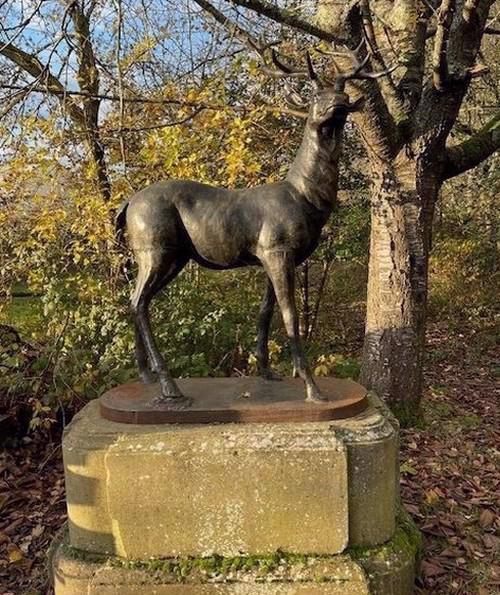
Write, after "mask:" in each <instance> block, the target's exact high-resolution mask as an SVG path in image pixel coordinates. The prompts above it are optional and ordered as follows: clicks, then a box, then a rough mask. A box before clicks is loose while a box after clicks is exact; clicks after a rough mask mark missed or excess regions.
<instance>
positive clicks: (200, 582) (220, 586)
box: [52, 544, 369, 595]
mask: <svg viewBox="0 0 500 595" xmlns="http://www.w3.org/2000/svg"><path fill="white" fill-rule="evenodd" d="M52 567H53V576H54V582H55V593H56V595H83V594H85V595H177V594H178V593H179V594H193V595H195V594H196V595H198V594H200V595H202V594H203V595H205V594H206V595H211V594H233V595H261V594H262V595H264V594H275V595H302V594H303V595H306V594H311V595H316V594H317V595H323V594H327V593H328V594H331V595H368V594H369V588H368V581H367V578H366V575H365V573H364V571H363V569H362V567H361V566H360V565H359V564H357V563H356V562H354V561H353V560H351V558H349V557H348V556H343V555H338V556H332V557H319V558H318V557H309V558H307V557H305V556H291V557H290V556H286V555H283V557H280V555H275V556H272V557H267V558H236V559H224V558H216V559H213V558H212V559H198V560H194V559H184V560H183V559H176V560H172V561H169V560H153V561H148V562H144V563H140V562H133V563H132V562H129V563H127V562H124V561H121V560H117V559H112V558H108V559H106V558H101V559H96V557H92V556H89V555H88V554H87V555H86V556H85V555H84V554H82V553H81V552H78V551H75V550H74V549H72V548H69V547H68V546H67V545H64V544H57V545H56V546H55V555H54V558H53V560H52Z"/></svg>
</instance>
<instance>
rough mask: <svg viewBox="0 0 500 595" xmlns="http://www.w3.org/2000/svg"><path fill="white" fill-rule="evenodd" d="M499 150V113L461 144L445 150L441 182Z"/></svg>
mask: <svg viewBox="0 0 500 595" xmlns="http://www.w3.org/2000/svg"><path fill="white" fill-rule="evenodd" d="M498 149H500V111H499V112H497V113H496V114H495V115H494V116H493V118H492V119H491V120H490V121H489V122H488V123H487V124H485V126H483V128H481V130H479V132H477V133H476V134H474V135H473V136H471V137H470V138H468V139H467V140H465V141H464V142H463V143H460V144H458V145H454V146H452V147H449V148H448V149H447V150H446V161H445V167H444V172H443V180H448V179H449V178H453V177H455V176H458V175H459V174H462V173H464V172H466V171H468V170H470V169H472V168H473V167H476V165H479V164H480V163H481V162H482V161H484V160H485V159H487V158H488V157H489V156H490V155H493V153H495V152H496V151H498Z"/></svg>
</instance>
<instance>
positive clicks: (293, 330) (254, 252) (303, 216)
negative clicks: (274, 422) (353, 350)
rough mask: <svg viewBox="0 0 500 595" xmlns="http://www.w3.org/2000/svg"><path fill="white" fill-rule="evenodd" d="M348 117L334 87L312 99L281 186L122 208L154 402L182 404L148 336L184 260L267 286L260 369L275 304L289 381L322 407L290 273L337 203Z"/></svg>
mask: <svg viewBox="0 0 500 595" xmlns="http://www.w3.org/2000/svg"><path fill="white" fill-rule="evenodd" d="M353 109H355V107H354V106H353V105H351V104H350V103H349V99H348V97H347V96H346V95H345V94H344V93H343V92H342V91H339V89H338V87H337V86H336V87H328V88H327V89H323V90H321V91H319V92H318V93H317V94H316V96H315V98H314V100H313V102H312V104H311V108H310V111H309V116H308V119H307V122H306V126H305V132H304V137H303V140H302V144H301V146H300V149H299V151H298V153H297V156H296V158H295V160H294V162H293V164H292V166H291V168H290V171H289V173H288V175H287V177H286V179H285V180H284V181H282V182H278V183H274V184H267V185H264V186H257V187H254V188H248V189H244V190H229V189H223V188H215V187H212V186H208V185H205V184H200V183H197V182H192V181H168V182H160V183H157V184H153V185H152V186H149V187H148V188H146V189H144V190H142V191H140V192H138V193H137V194H136V195H135V196H133V197H132V198H131V199H130V200H129V201H128V202H127V203H125V205H124V206H123V207H122V209H121V210H120V212H119V214H118V218H117V227H118V228H119V229H121V228H123V227H124V225H125V220H126V227H127V231H128V237H129V243H130V246H131V248H132V250H133V252H134V255H135V258H136V261H137V263H138V265H139V272H138V277H137V283H136V287H135V291H134V294H133V296H132V310H133V313H134V317H135V326H136V358H137V362H138V366H139V372H140V376H141V378H142V380H143V381H150V380H151V373H150V370H152V371H153V372H155V373H157V374H158V376H159V380H160V385H161V391H162V395H161V397H160V400H161V399H163V400H168V399H172V400H174V399H178V398H180V397H182V395H181V393H180V390H179V388H178V386H177V384H176V383H175V381H174V380H173V379H172V378H171V376H170V375H169V373H168V369H167V366H166V363H165V361H164V359H163V357H162V356H161V354H160V353H159V351H158V348H157V346H156V345H155V341H154V338H153V335H152V332H151V328H150V323H149V315H148V306H149V303H150V301H151V298H152V297H153V296H154V294H155V293H157V292H158V291H159V290H160V289H162V288H163V287H164V286H165V285H167V284H168V283H169V282H170V281H172V280H173V279H174V278H175V277H176V276H177V274H178V273H179V272H180V271H181V270H182V268H183V267H184V266H185V264H186V263H187V262H188V261H189V260H190V259H192V260H195V261H196V262H198V263H199V264H201V265H203V266H205V267H208V268H212V269H231V268H237V267H242V266H251V265H258V266H262V267H263V268H264V270H265V272H266V273H267V276H268V282H267V287H266V292H265V296H264V299H263V302H262V306H261V310H260V314H259V321H258V337H257V354H256V355H257V361H258V366H259V371H260V374H261V375H262V376H264V377H265V378H269V379H271V378H275V376H274V374H273V373H272V371H271V370H270V369H269V361H268V360H269V357H268V347H267V343H268V334H269V326H270V322H271V317H272V313H273V308H274V305H275V303H276V301H278V305H279V307H280V309H281V312H282V315H283V320H284V323H285V327H286V331H287V335H288V337H289V338H290V341H291V346H292V355H293V363H294V368H295V371H296V373H297V374H298V375H299V376H300V377H301V378H302V379H303V380H304V382H305V385H306V398H307V399H308V400H311V401H319V400H324V397H323V396H322V395H321V393H320V391H319V389H318V388H317V386H316V384H315V382H314V379H313V377H312V375H311V373H310V371H309V368H308V366H307V363H306V359H305V356H304V352H303V349H302V346H301V341H300V337H299V325H298V316H297V309H296V305H295V296H294V276H295V267H296V266H297V265H299V264H300V263H301V262H303V261H304V260H305V259H306V258H307V257H308V256H310V254H311V253H312V252H313V251H314V249H315V248H316V246H317V244H318V241H319V238H320V232H321V229H322V227H323V226H324V224H325V223H326V221H327V219H328V217H329V215H330V213H331V210H332V208H333V204H334V201H335V199H336V195H337V178H338V158H339V155H340V144H341V136H342V130H343V127H344V124H345V120H346V117H347V114H348V112H349V111H352V110H353Z"/></svg>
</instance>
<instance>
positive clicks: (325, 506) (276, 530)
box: [63, 402, 349, 558]
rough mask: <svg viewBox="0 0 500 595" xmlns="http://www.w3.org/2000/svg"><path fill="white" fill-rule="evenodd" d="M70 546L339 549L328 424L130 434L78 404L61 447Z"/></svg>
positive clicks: (341, 480)
mask: <svg viewBox="0 0 500 595" xmlns="http://www.w3.org/2000/svg"><path fill="white" fill-rule="evenodd" d="M63 453H64V464H65V470H66V489H67V501H68V514H69V534H70V543H71V545H72V546H73V547H75V548H79V549H81V550H86V551H93V552H100V553H108V554H116V555H119V556H123V557H126V558H149V557H165V556H207V555H210V554H212V553H216V554H219V555H224V556H235V555H239V554H241V553H245V554H265V553H271V552H274V551H276V550H284V551H288V552H303V553H316V554H322V553H324V554H332V553H337V552H341V551H342V550H343V549H344V548H345V547H346V545H347V543H348V525H349V518H348V479H347V468H348V463H347V453H346V447H345V446H344V444H343V442H342V441H341V440H340V439H338V438H337V433H336V432H335V431H332V426H331V424H330V423H325V422H322V423H307V424H301V423H290V424H283V423H281V424H241V425H240V424H220V425H185V426H176V425H159V426H135V425H124V424H117V423H114V422H110V421H107V420H104V419H102V418H101V417H100V416H99V413H98V404H97V403H96V402H92V403H89V405H87V407H85V408H84V409H83V410H82V411H81V412H80V413H79V414H78V416H76V418H75V419H74V420H73V422H72V424H71V425H70V427H69V428H68V430H67V432H66V434H65V437H64V440H63Z"/></svg>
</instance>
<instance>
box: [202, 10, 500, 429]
mask: <svg viewBox="0 0 500 595" xmlns="http://www.w3.org/2000/svg"><path fill="white" fill-rule="evenodd" d="M196 1H197V3H198V4H200V5H201V6H204V8H205V9H207V10H208V11H209V12H211V13H212V14H213V13H214V7H213V6H207V2H205V0H201V1H200V0H196ZM227 4H228V5H231V4H232V5H233V6H234V5H237V6H239V7H242V8H244V9H247V10H248V11H253V12H255V13H257V14H259V15H261V16H264V17H267V18H268V19H270V20H272V21H274V22H277V23H279V24H281V25H284V26H286V27H290V28H292V29H295V30H296V31H298V32H300V33H307V34H309V35H312V36H313V37H316V38H317V39H318V40H323V41H327V42H334V43H335V44H336V46H339V47H341V48H344V50H345V49H347V50H350V51H353V50H354V49H355V48H357V47H359V46H360V43H361V42H362V41H363V39H365V40H366V44H365V48H364V52H367V53H368V54H369V60H370V62H371V67H372V69H379V70H385V69H386V68H387V67H388V66H393V65H396V64H397V65H398V66H399V68H398V69H396V70H395V71H394V72H393V74H392V76H391V77H388V78H381V79H379V80H378V81H366V82H365V83H364V84H358V83H356V85H355V86H354V85H351V89H350V92H351V93H352V94H353V95H354V96H356V95H358V94H359V93H362V94H363V95H364V96H365V97H366V100H367V101H366V107H365V109H364V111H363V112H362V113H361V114H358V115H356V116H354V121H355V123H356V126H357V128H358V131H359V133H360V136H361V138H362V140H363V143H364V146H365V149H366V153H367V156H368V159H369V163H370V171H371V175H372V198H371V241H370V264H369V277H368V292H367V319H366V334H365V343H364V355H363V367H362V375H361V378H362V381H363V382H364V383H365V384H366V385H367V386H368V387H369V388H373V389H375V390H376V391H377V392H378V393H379V394H380V395H382V396H383V397H384V398H386V399H387V400H389V401H390V402H391V404H392V407H393V408H394V410H395V411H396V412H398V413H399V415H400V416H401V417H403V418H404V417H411V416H412V415H413V413H414V412H416V411H417V410H418V406H419V400H420V396H421V390H422V365H423V355H424V342H425V323H426V313H427V287H428V263H429V252H430V247H431V238H432V223H433V217H434V209H435V205H436V201H437V198H438V195H439V191H440V189H441V186H442V185H443V183H444V182H445V181H446V180H449V179H451V178H453V177H455V176H458V175H460V174H462V173H464V172H466V171H468V170H470V169H472V168H474V167H476V166H477V165H478V164H479V163H481V162H482V161H483V160H484V159H486V158H488V157H489V156H490V155H491V154H492V153H493V152H494V151H495V150H496V149H497V148H498V147H499V146H500V134H499V128H498V126H499V122H500V113H498V112H497V113H494V114H493V116H492V117H491V119H490V120H489V121H487V122H486V123H485V124H484V126H483V127H482V128H480V130H478V131H477V132H475V133H474V134H472V135H471V136H470V138H468V139H466V140H464V141H463V142H461V143H458V144H449V139H450V138H451V133H452V131H453V127H454V125H455V123H456V122H457V118H458V115H459V112H460V108H461V106H462V103H463V101H464V99H465V97H466V95H467V91H468V89H469V86H470V84H471V81H472V80H473V79H474V78H475V77H478V76H481V75H483V74H485V73H486V72H487V70H488V69H487V67H486V65H485V64H484V63H483V62H482V59H481V53H480V51H481V42H482V40H483V37H484V33H485V30H488V31H489V32H490V33H493V34H496V33H498V32H497V31H496V30H495V29H494V28H492V27H491V26H489V23H488V18H489V15H490V10H491V7H492V5H493V1H492V0H475V1H469V0H443V1H442V2H432V1H427V0H425V1H424V0H414V1H410V2H389V1H379V2H375V1H371V2H370V1H369V0H358V1H350V2H332V1H331V0H320V1H319V2H318V5H317V11H316V15H315V17H314V18H313V19H311V15H310V14H307V11H303V12H302V14H301V13H300V12H299V11H298V10H294V9H292V10H289V9H288V7H286V6H285V7H282V5H281V4H275V3H270V2H267V1H261V0H232V1H231V2H228V3H227ZM247 14H248V13H247ZM323 49H325V48H324V45H323ZM336 62H338V63H339V64H340V67H342V66H343V65H345V58H344V57H343V56H342V55H339V56H338V57H337V56H336V57H335V58H334V59H332V60H331V61H330V64H327V66H326V69H325V76H326V77H328V76H332V75H333V74H334V72H335V69H336Z"/></svg>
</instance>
